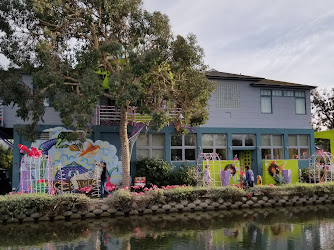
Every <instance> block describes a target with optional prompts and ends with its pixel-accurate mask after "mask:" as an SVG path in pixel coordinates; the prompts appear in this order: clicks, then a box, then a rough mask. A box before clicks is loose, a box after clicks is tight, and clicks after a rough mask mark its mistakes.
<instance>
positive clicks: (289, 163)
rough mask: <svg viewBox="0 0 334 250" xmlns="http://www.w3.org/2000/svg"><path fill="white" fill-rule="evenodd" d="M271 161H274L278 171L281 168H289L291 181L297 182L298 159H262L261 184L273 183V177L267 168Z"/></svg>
mask: <svg viewBox="0 0 334 250" xmlns="http://www.w3.org/2000/svg"><path fill="white" fill-rule="evenodd" d="M271 163H275V164H276V165H277V166H278V167H279V169H280V172H282V170H288V169H290V170H291V175H292V177H291V183H297V182H298V180H299V168H298V160H276V161H273V160H264V161H262V171H263V173H262V181H263V184H267V185H268V184H275V180H274V178H273V177H272V176H271V175H270V174H269V171H268V168H269V166H270V164H271Z"/></svg>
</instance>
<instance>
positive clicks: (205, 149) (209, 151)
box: [203, 148, 213, 153]
mask: <svg viewBox="0 0 334 250" xmlns="http://www.w3.org/2000/svg"><path fill="white" fill-rule="evenodd" d="M203 153H213V149H212V148H204V149H203Z"/></svg>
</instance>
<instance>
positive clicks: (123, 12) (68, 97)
mask: <svg viewBox="0 0 334 250" xmlns="http://www.w3.org/2000/svg"><path fill="white" fill-rule="evenodd" d="M0 30H1V31H2V32H3V36H2V37H1V39H0V49H1V51H2V53H3V54H4V55H5V56H6V57H8V58H9V59H10V61H11V63H12V66H13V67H16V68H21V69H23V70H24V71H25V72H27V73H29V74H31V75H32V77H33V89H32V88H29V87H28V86H26V85H25V84H24V83H23V82H22V80H21V78H20V76H18V72H17V71H14V70H9V71H8V72H2V73H1V74H2V75H1V78H0V93H1V97H2V98H3V100H4V104H10V103H14V104H16V105H17V106H18V107H19V108H18V111H17V115H18V116H19V117H21V118H22V119H23V120H28V121H30V125H29V126H27V127H26V128H25V129H24V130H22V131H21V133H23V134H24V135H26V136H27V137H28V138H29V139H31V140H33V139H35V137H34V130H35V127H36V125H37V124H38V123H39V122H41V121H43V115H44V113H45V107H44V105H43V103H44V100H45V99H49V100H51V101H52V103H53V106H54V108H55V110H57V111H58V112H59V114H60V117H61V120H62V122H63V124H64V125H65V126H73V127H75V128H76V129H86V128H87V126H89V124H90V123H91V122H92V117H93V114H94V110H95V108H96V104H97V103H98V101H99V99H100V98H101V96H105V97H107V98H110V99H112V100H113V101H115V105H116V106H117V107H118V108H125V109H130V107H131V106H137V107H138V110H139V111H140V112H142V113H145V114H150V115H152V117H153V123H152V124H153V125H155V127H156V128H162V127H163V126H164V125H166V124H167V122H168V119H167V118H168V109H169V108H171V107H177V108H181V109H182V116H183V117H184V118H183V120H182V122H183V123H184V124H189V125H191V126H195V125H199V124H202V123H204V122H205V121H206V119H207V116H208V114H207V110H206V107H207V101H208V99H209V97H210V93H211V91H212V90H213V88H214V85H213V83H211V82H210V81H208V80H207V79H206V78H205V75H204V70H205V69H206V67H205V65H204V64H203V50H202V49H201V48H200V47H199V46H198V45H197V41H196V37H195V36H194V35H192V34H190V35H188V36H187V37H182V36H176V37H175V36H174V35H173V34H172V32H171V28H170V25H169V19H168V17H167V16H166V15H163V14H161V13H160V12H153V13H149V12H147V11H145V10H143V8H142V1H141V0H2V1H1V3H0ZM105 77H107V79H106V78H105ZM102 83H103V87H102ZM166 103H167V109H166Z"/></svg>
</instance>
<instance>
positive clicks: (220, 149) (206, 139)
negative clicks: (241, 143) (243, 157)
mask: <svg viewBox="0 0 334 250" xmlns="http://www.w3.org/2000/svg"><path fill="white" fill-rule="evenodd" d="M202 148H203V153H217V154H218V155H219V157H220V159H221V160H226V159H227V158H226V135H225V134H203V135H202Z"/></svg>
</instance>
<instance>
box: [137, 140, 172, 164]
mask: <svg viewBox="0 0 334 250" xmlns="http://www.w3.org/2000/svg"><path fill="white" fill-rule="evenodd" d="M147 135H148V146H138V144H137V145H136V150H148V152H149V153H148V154H149V158H153V153H152V152H153V150H155V149H157V150H162V151H163V152H164V155H163V158H162V160H165V159H166V156H165V145H163V146H153V139H152V137H153V136H152V135H163V136H164V141H165V135H164V134H147ZM136 158H137V159H138V156H136Z"/></svg>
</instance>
